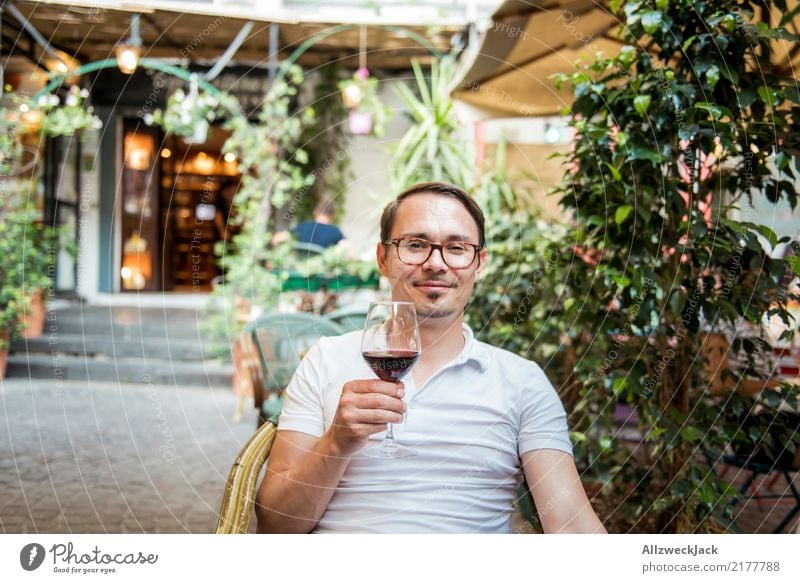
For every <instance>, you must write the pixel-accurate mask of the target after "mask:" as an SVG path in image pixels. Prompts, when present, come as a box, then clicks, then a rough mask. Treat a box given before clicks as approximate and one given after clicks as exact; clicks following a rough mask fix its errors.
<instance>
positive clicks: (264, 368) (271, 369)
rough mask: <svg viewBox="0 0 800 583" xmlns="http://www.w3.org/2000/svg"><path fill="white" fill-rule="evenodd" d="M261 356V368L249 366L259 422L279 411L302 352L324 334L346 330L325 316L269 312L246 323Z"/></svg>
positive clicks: (328, 334)
mask: <svg viewBox="0 0 800 583" xmlns="http://www.w3.org/2000/svg"><path fill="white" fill-rule="evenodd" d="M245 331H246V333H248V334H249V336H250V338H251V340H252V343H253V345H255V347H256V350H257V353H258V356H259V358H260V364H261V366H260V370H254V369H257V368H258V367H251V370H250V375H251V381H252V383H253V401H254V403H253V404H254V406H255V408H256V409H257V410H258V425H259V426H260V425H261V424H262V423H264V422H265V421H267V419H269V418H270V417H273V416H276V415H278V414H279V413H280V411H281V408H282V407H283V395H282V393H283V390H284V389H285V388H286V386H287V385H288V384H289V381H290V380H291V378H292V375H294V372H295V370H297V366H298V365H299V364H300V361H301V360H302V358H303V356H305V354H306V352H308V351H309V350H310V349H311V347H312V346H314V344H316V343H317V341H318V340H319V339H320V338H321V337H323V336H338V335H339V334H343V333H344V332H345V330H344V329H343V328H341V327H340V326H338V325H337V324H335V323H334V322H331V321H330V320H329V319H328V318H326V317H324V316H316V315H313V314H304V313H298V314H280V313H269V314H265V315H263V316H261V317H260V318H258V319H257V320H254V321H253V322H250V323H249V324H247V325H246V326H245Z"/></svg>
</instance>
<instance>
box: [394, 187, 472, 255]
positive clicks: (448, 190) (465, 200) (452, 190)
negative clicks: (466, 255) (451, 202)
mask: <svg viewBox="0 0 800 583" xmlns="http://www.w3.org/2000/svg"><path fill="white" fill-rule="evenodd" d="M415 194H438V195H441V196H449V197H451V198H454V199H456V200H457V201H458V202H460V203H461V204H462V205H464V208H466V209H467V212H468V213H469V214H470V216H471V217H472V218H473V219H474V220H475V224H476V225H477V226H478V244H479V245H480V246H481V248H483V247H484V246H485V245H486V235H485V232H484V223H485V219H484V218H483V211H482V210H481V207H479V206H478V203H476V202H475V200H474V199H473V198H472V197H471V196H470V195H469V194H467V192H466V191H465V190H462V189H461V188H459V187H458V186H455V185H454V184H448V183H447V182H420V183H419V184H415V185H413V186H409V187H408V188H406V189H405V190H404V191H403V192H401V193H400V194H398V195H397V198H395V199H394V200H393V201H392V202H390V203H389V204H387V205H386V208H384V209H383V214H382V215H381V241H382V242H384V243H385V242H386V241H388V240H389V238H390V237H391V234H392V227H394V221H395V217H396V216H397V208H398V207H399V206H400V203H401V202H403V201H404V200H405V199H407V198H408V197H409V196H413V195H415Z"/></svg>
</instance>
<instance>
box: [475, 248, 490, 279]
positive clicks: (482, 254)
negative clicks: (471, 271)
mask: <svg viewBox="0 0 800 583" xmlns="http://www.w3.org/2000/svg"><path fill="white" fill-rule="evenodd" d="M478 261H479V263H478V268H477V269H476V270H475V277H478V276H480V274H481V273H482V272H483V268H484V266H485V265H486V263H487V262H488V261H489V252H488V251H487V250H486V249H481V250H480V251H478Z"/></svg>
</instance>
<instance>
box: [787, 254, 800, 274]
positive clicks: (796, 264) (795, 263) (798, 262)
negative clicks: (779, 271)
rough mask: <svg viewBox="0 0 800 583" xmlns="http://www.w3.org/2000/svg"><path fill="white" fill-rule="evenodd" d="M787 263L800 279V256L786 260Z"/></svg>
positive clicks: (793, 256)
mask: <svg viewBox="0 0 800 583" xmlns="http://www.w3.org/2000/svg"><path fill="white" fill-rule="evenodd" d="M786 262H787V263H788V264H789V266H790V267H791V268H792V271H794V274H795V275H796V276H797V277H800V256H797V255H792V256H790V257H788V258H787V259H786Z"/></svg>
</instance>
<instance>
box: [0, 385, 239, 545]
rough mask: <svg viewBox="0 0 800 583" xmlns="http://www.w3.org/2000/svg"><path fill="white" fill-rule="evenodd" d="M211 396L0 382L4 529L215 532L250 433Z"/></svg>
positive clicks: (224, 396) (229, 406)
mask: <svg viewBox="0 0 800 583" xmlns="http://www.w3.org/2000/svg"><path fill="white" fill-rule="evenodd" d="M237 402H238V399H237V397H235V396H234V395H233V394H232V393H231V392H228V391H222V390H216V391H215V390H210V389H192V388H181V389H176V388H175V387H165V386H156V385H139V386H135V385H119V384H116V383H92V385H91V387H90V386H88V385H87V384H86V383H85V382H77V381H74V382H64V383H60V384H59V385H58V386H56V384H55V383H54V382H52V381H42V380H28V379H8V380H5V381H0V532H5V533H28V532H38V533H87V532H102V533H105V532H108V533H142V532H148V533H152V532H156V533H210V532H213V530H214V528H215V526H216V519H217V511H218V509H219V503H220V500H221V497H222V493H223V492H224V489H225V481H226V479H227V474H228V470H229V469H230V465H231V464H232V463H233V460H234V458H235V457H236V454H237V452H238V451H239V449H240V447H241V446H242V445H243V444H244V442H245V441H246V440H247V438H248V437H249V436H250V435H251V434H252V432H253V431H254V429H255V417H254V415H250V414H249V411H248V413H247V414H246V416H245V418H244V419H242V420H241V421H234V420H233V417H234V412H235V410H236V406H237Z"/></svg>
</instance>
